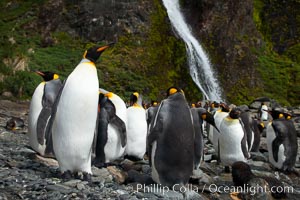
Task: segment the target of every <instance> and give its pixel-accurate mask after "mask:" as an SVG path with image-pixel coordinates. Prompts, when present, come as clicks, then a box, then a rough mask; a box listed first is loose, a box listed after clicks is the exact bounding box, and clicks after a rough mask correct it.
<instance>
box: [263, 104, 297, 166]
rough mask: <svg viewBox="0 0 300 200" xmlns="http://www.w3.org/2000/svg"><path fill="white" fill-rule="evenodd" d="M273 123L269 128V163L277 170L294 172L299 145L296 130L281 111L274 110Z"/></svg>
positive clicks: (272, 113)
mask: <svg viewBox="0 0 300 200" xmlns="http://www.w3.org/2000/svg"><path fill="white" fill-rule="evenodd" d="M271 115H272V117H273V121H272V122H270V123H269V124H268V126H267V147H268V152H269V161H270V163H271V164H272V165H273V166H274V167H276V168H277V169H280V170H283V171H294V170H293V167H294V165H295V162H296V157H297V151H298V144H297V133H296V128H295V126H294V124H293V122H292V121H291V120H287V119H286V118H285V117H284V114H283V113H282V112H281V111H278V110H275V109H273V110H272V112H271Z"/></svg>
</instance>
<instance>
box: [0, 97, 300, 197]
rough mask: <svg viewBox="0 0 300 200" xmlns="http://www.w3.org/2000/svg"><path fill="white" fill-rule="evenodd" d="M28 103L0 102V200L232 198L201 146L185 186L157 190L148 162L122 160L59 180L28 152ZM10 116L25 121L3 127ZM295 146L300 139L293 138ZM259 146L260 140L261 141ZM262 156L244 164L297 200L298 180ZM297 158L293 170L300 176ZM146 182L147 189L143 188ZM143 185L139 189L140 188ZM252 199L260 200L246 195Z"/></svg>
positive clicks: (228, 182) (226, 177)
mask: <svg viewBox="0 0 300 200" xmlns="http://www.w3.org/2000/svg"><path fill="white" fill-rule="evenodd" d="M28 106H29V102H11V101H7V100H0V200H2V199H3V200H6V199H7V200H11V199H29V200H32V199H47V200H48V199H56V200H57V199H183V198H185V199H233V198H234V197H233V196H232V195H231V194H230V192H228V191H221V190H218V191H216V188H223V189H224V187H229V188H231V187H232V186H233V183H232V178H231V174H226V173H224V172H223V166H220V165H218V164H217V163H216V162H215V161H213V160H210V157H211V156H210V155H211V154H212V152H213V148H212V146H211V145H210V144H207V145H206V146H205V152H206V159H207V161H206V162H204V161H203V163H202V165H201V171H200V174H199V176H198V177H193V179H191V180H192V181H191V183H190V184H189V185H188V186H187V187H186V188H185V189H182V188H180V189H179V191H175V190H173V189H172V188H170V189H167V188H164V187H160V188H158V187H157V186H158V185H156V184H153V183H149V182H147V180H149V175H150V171H151V169H150V167H149V165H148V161H147V160H146V161H140V162H132V161H129V160H123V161H120V162H119V166H121V167H117V166H110V167H107V168H101V169H99V168H96V167H94V166H93V167H92V171H93V176H92V181H91V182H86V181H82V180H79V179H72V180H67V181H66V180H63V179H61V178H60V174H59V170H58V163H57V161H56V160H54V159H46V158H43V157H40V156H38V155H37V154H36V153H35V152H33V151H32V150H31V149H30V148H28V138H27V135H26V133H27V117H28ZM12 117H19V118H21V119H22V120H24V122H25V127H23V128H22V129H20V130H16V131H10V130H7V129H6V128H5V126H6V122H7V121H8V120H9V119H11V118H12ZM298 143H299V144H300V140H299V138H298ZM261 147H262V148H265V138H262V144H261ZM266 155H267V152H266V153H265V154H254V155H253V156H252V160H250V161H249V164H250V166H251V169H252V170H253V172H254V173H255V174H257V175H264V176H271V177H276V178H277V179H279V180H280V181H282V182H283V183H284V185H285V186H287V187H289V188H290V189H292V190H291V191H289V192H288V196H287V199H295V200H296V199H300V180H299V176H297V175H295V174H288V175H287V174H284V173H281V172H278V171H276V170H274V169H273V168H272V167H271V166H270V164H269V163H268V162H267V156H266ZM299 155H300V153H298V158H297V163H296V170H297V171H298V172H300V170H299V169H300V161H299ZM144 184H148V185H144ZM142 187H143V188H142ZM251 198H252V199H254V198H255V199H265V198H263V197H257V196H251Z"/></svg>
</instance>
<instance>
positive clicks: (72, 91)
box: [52, 45, 109, 180]
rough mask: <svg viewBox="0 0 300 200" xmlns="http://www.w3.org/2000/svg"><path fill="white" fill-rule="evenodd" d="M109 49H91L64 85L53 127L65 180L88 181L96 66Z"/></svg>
mask: <svg viewBox="0 0 300 200" xmlns="http://www.w3.org/2000/svg"><path fill="white" fill-rule="evenodd" d="M108 47H109V45H105V46H102V47H98V46H94V47H91V48H89V49H88V50H87V51H85V53H84V55H83V59H82V60H81V62H80V63H79V64H78V65H77V66H76V68H75V69H74V70H73V72H72V73H71V74H70V75H69V76H68V78H67V79H66V81H65V82H64V86H63V88H62V90H61V94H60V98H59V100H58V101H57V106H56V113H55V118H54V121H53V126H52V138H53V147H54V151H55V156H56V158H57V161H58V163H59V168H60V171H61V172H62V173H63V175H64V176H65V177H66V178H70V176H71V175H72V174H71V173H78V172H82V173H83V178H84V179H86V180H89V179H90V178H91V174H92V171H91V154H92V143H93V139H94V132H95V128H96V121H97V108H98V99H99V92H98V91H99V81H98V76H97V69H96V66H95V62H96V61H97V60H98V58H99V57H100V55H101V54H102V52H103V51H104V50H105V49H107V48H108Z"/></svg>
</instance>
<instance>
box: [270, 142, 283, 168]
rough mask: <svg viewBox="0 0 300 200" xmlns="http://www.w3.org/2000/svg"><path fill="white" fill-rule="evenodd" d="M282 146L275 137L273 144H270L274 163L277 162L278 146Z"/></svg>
mask: <svg viewBox="0 0 300 200" xmlns="http://www.w3.org/2000/svg"><path fill="white" fill-rule="evenodd" d="M281 144H282V141H281V140H280V139H279V138H278V137H276V138H275V139H274V140H273V142H272V151H273V158H274V160H275V162H278V151H279V146H280V145H281Z"/></svg>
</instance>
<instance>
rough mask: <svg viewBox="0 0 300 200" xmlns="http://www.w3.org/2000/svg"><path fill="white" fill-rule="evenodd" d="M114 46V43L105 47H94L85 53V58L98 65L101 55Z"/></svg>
mask: <svg viewBox="0 0 300 200" xmlns="http://www.w3.org/2000/svg"><path fill="white" fill-rule="evenodd" d="M112 44H113V43H110V44H108V45H104V46H93V47H91V48H89V49H88V50H86V51H85V52H84V54H83V58H86V59H88V60H90V61H92V62H93V63H96V61H97V60H98V59H99V57H100V56H101V54H102V53H103V52H104V51H105V49H107V48H108V47H110V46H111V45H112Z"/></svg>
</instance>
